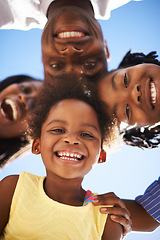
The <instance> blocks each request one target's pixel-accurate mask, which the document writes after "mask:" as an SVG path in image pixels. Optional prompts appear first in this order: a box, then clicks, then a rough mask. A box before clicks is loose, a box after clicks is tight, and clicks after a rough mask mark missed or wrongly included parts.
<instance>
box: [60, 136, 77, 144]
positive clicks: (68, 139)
mask: <svg viewBox="0 0 160 240" xmlns="http://www.w3.org/2000/svg"><path fill="white" fill-rule="evenodd" d="M64 142H65V143H67V144H72V145H78V144H80V141H79V139H78V138H77V137H76V136H75V134H68V135H67V136H66V137H65V138H64Z"/></svg>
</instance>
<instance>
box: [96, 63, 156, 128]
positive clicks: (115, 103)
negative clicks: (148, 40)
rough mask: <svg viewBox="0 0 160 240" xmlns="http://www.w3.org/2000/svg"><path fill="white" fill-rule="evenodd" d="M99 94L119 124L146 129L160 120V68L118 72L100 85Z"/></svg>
mask: <svg viewBox="0 0 160 240" xmlns="http://www.w3.org/2000/svg"><path fill="white" fill-rule="evenodd" d="M98 91H99V96H100V98H101V99H102V100H103V101H104V102H106V104H107V105H108V111H109V113H110V115H112V116H113V114H114V115H115V116H116V117H117V119H118V121H119V122H126V123H128V124H129V125H133V124H135V123H136V124H137V125H138V126H145V125H153V124H155V123H157V122H159V121H160V66H157V65H155V64H139V65H136V66H134V67H129V68H124V69H118V70H115V71H113V72H111V73H110V74H108V75H107V76H106V77H105V78H104V79H103V80H102V81H101V82H100V83H99V85H98Z"/></svg>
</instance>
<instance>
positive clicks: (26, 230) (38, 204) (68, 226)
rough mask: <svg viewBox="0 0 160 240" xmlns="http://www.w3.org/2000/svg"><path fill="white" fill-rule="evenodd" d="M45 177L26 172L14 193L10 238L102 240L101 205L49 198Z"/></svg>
mask: <svg viewBox="0 0 160 240" xmlns="http://www.w3.org/2000/svg"><path fill="white" fill-rule="evenodd" d="M44 179H45V177H39V176H35V175H33V174H30V173H27V172H22V173H21V174H20V176H19V180H18V183H17V186H16V189H15V193H14V195H13V199H12V204H11V211H10V217H9V221H8V224H7V225H6V227H5V229H4V236H3V237H2V238H1V239H6V240H26V239H27V240H50V239H54V240H70V239H73V240H84V239H85V240H96V239H101V237H102V235H103V230H104V226H105V223H106V218H107V215H106V214H102V213H100V212H99V208H100V206H94V205H93V204H92V203H89V204H88V205H86V206H80V207H75V206H69V205H65V204H61V203H58V202H56V201H54V200H52V199H51V198H49V197H48V196H47V195H46V194H45V192H44V190H43V181H44Z"/></svg>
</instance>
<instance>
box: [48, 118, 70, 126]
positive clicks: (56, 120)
mask: <svg viewBox="0 0 160 240" xmlns="http://www.w3.org/2000/svg"><path fill="white" fill-rule="evenodd" d="M56 122H57V123H66V121H64V120H58V119H55V120H52V121H50V122H49V123H48V124H47V126H48V125H50V124H51V123H56Z"/></svg>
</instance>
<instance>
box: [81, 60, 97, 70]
mask: <svg viewBox="0 0 160 240" xmlns="http://www.w3.org/2000/svg"><path fill="white" fill-rule="evenodd" d="M83 65H84V68H85V69H94V68H95V66H96V62H95V61H88V62H85V63H84V64H83Z"/></svg>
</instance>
